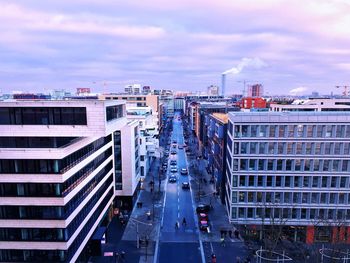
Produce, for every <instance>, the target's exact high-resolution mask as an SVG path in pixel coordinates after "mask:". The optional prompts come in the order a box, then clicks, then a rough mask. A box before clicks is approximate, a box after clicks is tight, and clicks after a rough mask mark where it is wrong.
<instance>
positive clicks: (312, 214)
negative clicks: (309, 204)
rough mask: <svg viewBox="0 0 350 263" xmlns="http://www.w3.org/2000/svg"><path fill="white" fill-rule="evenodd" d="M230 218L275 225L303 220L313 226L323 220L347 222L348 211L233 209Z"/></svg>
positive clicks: (349, 213)
mask: <svg viewBox="0 0 350 263" xmlns="http://www.w3.org/2000/svg"><path fill="white" fill-rule="evenodd" d="M232 218H233V219H237V218H241V219H256V220H258V221H261V220H264V221H265V222H266V223H267V222H268V221H269V220H270V219H271V220H273V222H274V224H277V225H279V224H281V225H283V224H285V223H286V220H288V219H297V220H303V219H304V220H308V221H309V220H313V221H314V223H315V225H317V224H322V223H325V222H326V221H325V220H339V222H342V221H343V220H349V219H350V209H347V210H346V209H337V210H336V209H309V208H276V207H237V208H236V207H234V208H233V209H232ZM272 218H273V219H272ZM267 224H268V223H267Z"/></svg>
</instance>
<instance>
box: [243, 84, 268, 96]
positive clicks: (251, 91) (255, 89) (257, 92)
mask: <svg viewBox="0 0 350 263" xmlns="http://www.w3.org/2000/svg"><path fill="white" fill-rule="evenodd" d="M263 93H264V88H263V85H261V84H254V85H248V94H247V97H262V96H263V95H264V94H263Z"/></svg>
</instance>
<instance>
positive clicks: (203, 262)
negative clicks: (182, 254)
mask: <svg viewBox="0 0 350 263" xmlns="http://www.w3.org/2000/svg"><path fill="white" fill-rule="evenodd" d="M199 248H200V250H201V256H202V263H205V262H206V261H205V256H204V249H203V243H202V240H200V239H199Z"/></svg>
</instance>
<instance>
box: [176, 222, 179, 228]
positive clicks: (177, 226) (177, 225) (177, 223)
mask: <svg viewBox="0 0 350 263" xmlns="http://www.w3.org/2000/svg"><path fill="white" fill-rule="evenodd" d="M178 229H179V222H178V221H176V223H175V230H178Z"/></svg>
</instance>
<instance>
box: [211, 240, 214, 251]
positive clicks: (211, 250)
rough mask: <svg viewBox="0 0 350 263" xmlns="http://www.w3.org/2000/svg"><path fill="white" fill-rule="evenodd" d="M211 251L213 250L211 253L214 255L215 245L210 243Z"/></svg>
mask: <svg viewBox="0 0 350 263" xmlns="http://www.w3.org/2000/svg"><path fill="white" fill-rule="evenodd" d="M210 249H211V253H212V254H213V253H214V248H213V244H212V243H211V242H210Z"/></svg>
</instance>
